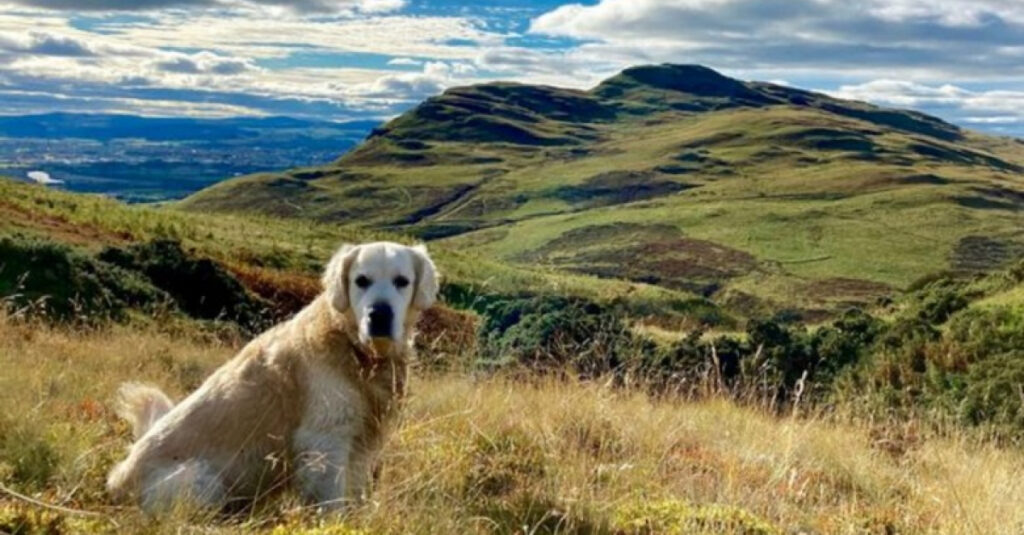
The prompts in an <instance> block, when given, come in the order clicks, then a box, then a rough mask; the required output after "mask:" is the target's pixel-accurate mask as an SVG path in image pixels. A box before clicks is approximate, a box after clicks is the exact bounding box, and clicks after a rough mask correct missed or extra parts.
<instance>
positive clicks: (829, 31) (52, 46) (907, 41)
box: [0, 0, 1024, 136]
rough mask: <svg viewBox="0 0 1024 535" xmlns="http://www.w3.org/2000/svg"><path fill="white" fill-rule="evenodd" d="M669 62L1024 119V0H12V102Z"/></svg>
mask: <svg viewBox="0 0 1024 535" xmlns="http://www.w3.org/2000/svg"><path fill="white" fill-rule="evenodd" d="M662 62H673V63H700V64H704V65H707V66H709V67H712V68H714V69H717V70H719V71H722V72H724V73H726V74H728V75H731V76H735V77H738V78H742V79H755V80H767V81H775V82H779V83H786V84H791V85H795V86H799V87H804V88H809V89H815V90H820V91H825V92H828V93H830V94H834V95H837V96H841V97H848V98H856V99H860V100H867V101H870V102H874V103H878V104H882V105H888V106H899V107H909V108H915V109H919V110H922V111H926V112H929V113H933V114H936V115H939V116H941V117H943V118H946V119H948V120H950V121H953V122H956V123H958V124H961V125H964V126H968V127H971V128H976V129H981V130H987V131H990V132H995V133H1003V134H1010V135H1017V136H1024V1H1021V0H592V1H583V2H566V1H561V0H533V1H530V0H486V1H479V2H470V1H467V0H454V1H430V0H0V113H5V114H11V113H35V112H48V111H78V112H127V113H139V114H146V115H162V116H175V115H195V116H230V115H293V116H302V117H316V118H322V119H332V120H345V119H362V118H386V117H389V116H392V115H394V114H396V113H399V112H401V111H403V110H405V109H408V108H409V107H410V106H413V105H415V103H417V102H419V101H420V100H422V99H423V98H425V97H427V96H430V95H432V94H436V93H438V92H440V91H443V90H444V89H445V88H446V87H451V86H456V85H463V84H470V83H479V82H485V81H489V80H498V79H501V80H516V81H520V82H527V83H543V84H551V85H559V86H567V87H578V88H586V87H590V86H593V85H594V84H596V83H597V82H599V81H600V80H601V79H603V78H605V77H607V76H610V75H612V74H614V73H615V72H617V71H619V70H621V69H622V68H624V67H627V66H629V65H635V64H640V63H662Z"/></svg>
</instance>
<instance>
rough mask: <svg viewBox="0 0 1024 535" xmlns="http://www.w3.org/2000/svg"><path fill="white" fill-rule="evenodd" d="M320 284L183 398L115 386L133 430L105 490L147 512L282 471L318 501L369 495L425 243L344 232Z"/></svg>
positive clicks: (214, 503) (338, 502)
mask: <svg viewBox="0 0 1024 535" xmlns="http://www.w3.org/2000/svg"><path fill="white" fill-rule="evenodd" d="M323 287H324V291H323V293H321V294H320V296H319V297H317V298H316V299H315V300H314V301H313V302H312V303H310V304H309V305H308V306H307V307H306V308H305V309H303V310H302V311H301V312H299V313H298V314H297V315H296V316H295V317H294V318H292V319H291V320H289V321H287V322H285V323H282V324H280V325H278V326H276V327H274V328H272V329H270V330H268V331H267V332H265V333H263V334H262V335H260V336H259V337H258V338H256V339H255V340H253V341H252V342H250V343H249V344H248V345H246V346H245V348H243V349H242V351H241V352H240V353H239V354H238V355H237V356H236V357H235V358H234V359H232V360H231V361H229V362H227V363H226V364H224V365H223V366H221V367H220V368H219V369H218V370H217V371H215V372H214V373H213V375H211V376H210V377H209V378H208V379H207V380H206V381H205V382H204V383H203V385H202V386H201V387H199V389H198V390H196V391H195V392H193V393H192V394H191V395H189V396H188V397H186V398H185V399H184V400H182V401H181V402H180V403H178V404H177V405H175V404H174V403H173V402H172V401H171V400H170V399H169V398H168V397H167V396H166V395H165V394H163V393H162V392H161V391H160V390H158V389H157V388H155V387H152V386H145V385H141V384H135V383H132V384H126V385H123V386H122V387H121V389H120V391H119V400H118V401H119V403H118V414H120V415H121V416H122V417H123V418H125V419H126V420H128V421H129V422H130V423H131V425H132V427H133V430H134V435H135V439H136V441H135V443H134V444H133V445H132V447H131V450H130V452H129V454H128V457H127V458H126V459H125V460H124V461H122V462H121V463H119V464H118V465H117V466H116V467H114V469H113V470H112V471H111V473H110V475H109V477H108V480H107V488H108V490H109V492H110V493H111V495H112V496H113V497H114V498H115V499H124V498H129V497H130V498H134V499H135V500H137V501H138V502H139V504H140V505H141V506H142V507H143V509H144V510H146V511H150V512H156V511H161V510H166V509H167V508H169V507H170V506H172V505H174V504H178V503H181V502H182V500H183V499H184V500H187V503H189V504H199V505H201V506H204V507H209V508H222V507H224V506H226V505H228V504H229V503H233V502H236V501H243V502H251V501H252V500H255V499H258V498H260V497H262V496H264V495H266V494H269V493H270V492H272V491H274V490H275V489H278V488H280V487H281V486H283V485H284V484H286V483H287V482H289V481H291V482H294V484H295V485H296V488H297V490H298V491H299V493H300V494H301V495H302V496H303V497H304V498H305V499H306V500H308V501H309V502H311V503H313V504H317V505H318V506H321V507H324V508H326V509H337V508H340V507H343V506H344V505H345V504H346V503H350V502H352V501H353V500H359V499H361V498H363V497H365V495H366V493H367V491H368V486H369V480H370V471H371V469H372V466H373V465H374V463H375V457H376V455H377V453H378V452H379V450H380V448H381V446H382V443H383V440H384V436H385V433H386V430H387V428H388V425H389V423H391V422H392V421H393V420H394V418H395V416H396V412H397V409H398V404H399V401H400V400H401V398H402V396H403V393H404V389H405V381H406V369H407V363H408V361H409V359H410V358H411V357H412V351H413V350H412V338H413V328H414V326H415V324H416V320H417V317H418V315H419V313H420V311H422V310H425V309H427V308H429V307H430V306H431V305H433V303H434V301H435V299H436V296H437V291H438V274H437V271H436V269H435V266H434V263H433V261H432V260H431V259H430V256H429V255H428V254H427V250H426V248H425V247H424V246H422V245H420V246H415V247H408V246H405V245H400V244H397V243H390V242H377V243H369V244H363V245H354V246H353V245H346V246H344V247H342V248H341V249H340V250H339V251H338V252H337V253H336V254H335V255H334V257H333V258H332V259H331V261H330V262H329V263H328V265H327V268H326V270H325V272H324V275H323Z"/></svg>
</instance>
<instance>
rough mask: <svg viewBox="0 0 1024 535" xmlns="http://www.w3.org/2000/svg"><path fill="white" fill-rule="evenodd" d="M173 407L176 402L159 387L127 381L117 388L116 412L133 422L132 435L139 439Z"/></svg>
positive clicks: (130, 422)
mask: <svg viewBox="0 0 1024 535" xmlns="http://www.w3.org/2000/svg"><path fill="white" fill-rule="evenodd" d="M172 408H174V402H173V401H171V398H169V397H167V394H164V393H163V392H161V391H160V389H159V388H157V387H155V386H152V385H145V384H142V383H125V384H123V385H121V388H119V389H118V390H117V401H116V403H115V405H114V412H116V413H117V415H118V416H120V417H121V418H124V419H125V420H126V421H127V422H128V423H129V424H131V426H132V435H133V436H134V437H135V439H136V440H137V439H139V438H140V437H142V435H144V434H146V431H149V428H150V427H153V424H155V423H156V421H157V420H159V419H160V418H162V417H163V415H165V414H167V413H168V412H170V410H171V409H172Z"/></svg>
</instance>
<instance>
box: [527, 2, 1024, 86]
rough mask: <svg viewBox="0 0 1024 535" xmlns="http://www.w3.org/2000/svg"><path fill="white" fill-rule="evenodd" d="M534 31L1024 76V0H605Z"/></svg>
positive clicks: (736, 59)
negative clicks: (1022, 50)
mask: <svg viewBox="0 0 1024 535" xmlns="http://www.w3.org/2000/svg"><path fill="white" fill-rule="evenodd" d="M530 32H531V33H532V34H536V35H547V36H555V37H569V38H575V39H581V40H586V41H589V42H588V43H586V44H583V45H580V46H578V47H577V50H578V51H579V52H580V53H589V54H590V55H591V56H592V57H595V58H596V57H602V55H603V57H607V54H618V55H622V56H625V57H624V59H625V61H626V62H628V63H635V62H638V61H651V60H654V61H671V62H677V63H679V62H684V63H705V64H709V65H712V66H714V67H716V68H720V69H723V68H724V69H735V70H747V71H752V70H761V71H763V70H771V69H775V70H778V71H783V70H785V69H794V68H798V69H799V68H807V69H813V70H814V71H815V72H817V73H818V74H819V75H821V74H830V75H850V74H851V73H852V74H856V75H862V76H863V75H867V76H879V75H881V74H884V73H885V72H892V69H894V68H901V69H905V70H904V71H902V72H903V73H904V74H906V75H908V76H911V75H912V76H914V77H915V78H917V79H937V78H941V77H947V78H948V77H950V76H955V75H964V74H969V75H971V76H975V77H982V76H988V77H998V76H1008V75H1014V76H1018V77H1019V76H1024V53H1022V52H1021V47H1022V46H1024V2H1017V1H1013V2H1011V1H1006V0H941V1H938V0H786V1H770V2H769V1H764V0H601V1H600V2H599V3H597V4H595V5H583V4H578V3H576V4H568V5H564V6H561V7H558V8H556V9H554V10H552V11H549V12H547V13H544V14H542V15H541V16H539V17H537V18H535V19H534V20H533V21H532V22H531V26H530Z"/></svg>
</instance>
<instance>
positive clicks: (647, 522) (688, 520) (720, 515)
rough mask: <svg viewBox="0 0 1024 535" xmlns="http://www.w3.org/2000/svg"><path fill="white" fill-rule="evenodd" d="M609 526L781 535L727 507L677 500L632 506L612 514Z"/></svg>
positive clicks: (647, 531)
mask: <svg viewBox="0 0 1024 535" xmlns="http://www.w3.org/2000/svg"><path fill="white" fill-rule="evenodd" d="M612 523H613V527H614V529H615V530H617V531H618V532H620V533H628V534H633V533H635V534H663V535H672V534H678V535H683V534H695V533H709V534H710V533H714V534H720V535H781V534H782V533H783V531H782V530H781V529H779V528H778V527H776V526H775V525H773V524H771V523H770V522H768V521H766V520H763V519H761V518H758V517H757V516H755V515H754V514H752V513H750V512H747V511H745V510H743V509H740V508H738V507H733V506H729V505H715V504H710V505H695V504H690V503H686V502H682V501H677V500H661V501H654V502H643V503H632V504H629V505H626V506H624V507H622V508H620V509H619V510H617V511H616V513H615V516H614V519H613V521H612Z"/></svg>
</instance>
